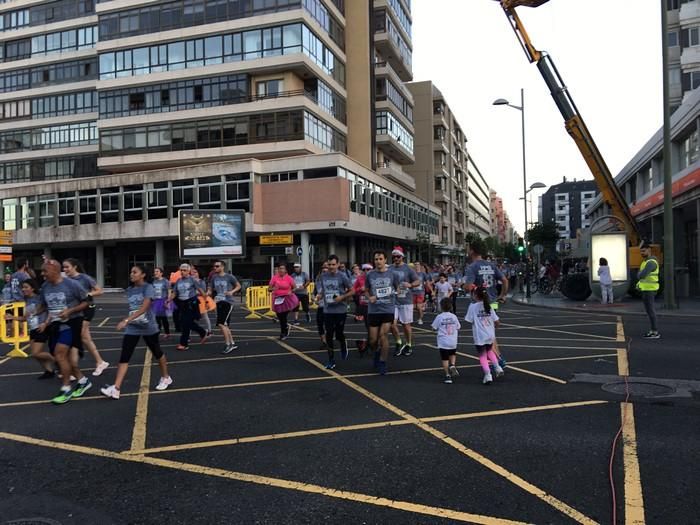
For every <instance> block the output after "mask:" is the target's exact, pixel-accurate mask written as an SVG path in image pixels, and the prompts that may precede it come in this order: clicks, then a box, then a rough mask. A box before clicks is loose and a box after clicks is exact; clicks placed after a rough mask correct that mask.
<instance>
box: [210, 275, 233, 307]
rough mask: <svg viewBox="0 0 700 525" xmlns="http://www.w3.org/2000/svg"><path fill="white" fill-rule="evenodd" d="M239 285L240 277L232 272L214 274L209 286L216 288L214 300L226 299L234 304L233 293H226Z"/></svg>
mask: <svg viewBox="0 0 700 525" xmlns="http://www.w3.org/2000/svg"><path fill="white" fill-rule="evenodd" d="M237 285H238V279H236V278H235V277H234V276H233V275H231V274H230V273H225V274H223V275H219V274H214V276H213V277H212V278H211V281H209V286H210V287H211V289H212V290H214V300H215V301H216V302H217V303H218V302H219V301H225V302H227V303H232V304H233V295H226V292H230V291H231V290H233V289H234V288H235V287H236V286H237Z"/></svg>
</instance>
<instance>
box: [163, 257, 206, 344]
mask: <svg viewBox="0 0 700 525" xmlns="http://www.w3.org/2000/svg"><path fill="white" fill-rule="evenodd" d="M191 271H192V267H191V266H190V265H189V264H187V263H182V264H181V265H180V274H181V277H180V279H178V280H177V282H176V283H175V285H174V286H173V288H172V290H170V299H169V301H173V300H174V301H175V304H176V305H177V308H178V310H179V311H180V325H181V327H182V332H181V333H180V343H179V344H178V345H177V346H176V347H175V349H176V350H180V351H183V352H184V351H186V350H189V349H190V331H192V330H194V331H195V332H197V333H198V334H199V337H200V342H201V343H202V344H204V343H206V342H207V339H208V338H209V336H208V335H207V332H206V330H204V328H202V327H201V326H199V324H197V320H198V319H200V317H201V315H200V313H199V301H198V300H197V296H198V295H199V294H203V293H204V289H203V288H202V285H201V281H199V280H195V279H194V278H193V277H192V276H191V275H190V272H191Z"/></svg>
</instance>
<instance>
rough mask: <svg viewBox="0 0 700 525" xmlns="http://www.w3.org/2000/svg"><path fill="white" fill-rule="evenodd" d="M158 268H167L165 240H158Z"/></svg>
mask: <svg viewBox="0 0 700 525" xmlns="http://www.w3.org/2000/svg"><path fill="white" fill-rule="evenodd" d="M156 266H160V267H161V268H165V242H164V241H163V239H156Z"/></svg>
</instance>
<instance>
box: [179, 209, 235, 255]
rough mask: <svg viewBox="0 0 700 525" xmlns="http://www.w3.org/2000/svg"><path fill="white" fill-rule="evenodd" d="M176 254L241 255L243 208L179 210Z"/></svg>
mask: <svg viewBox="0 0 700 525" xmlns="http://www.w3.org/2000/svg"><path fill="white" fill-rule="evenodd" d="M178 224H179V235H178V237H179V239H180V256H181V257H183V258H188V257H245V211H244V210H180V211H179V212H178Z"/></svg>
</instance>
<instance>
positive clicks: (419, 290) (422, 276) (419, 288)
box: [411, 272, 430, 295]
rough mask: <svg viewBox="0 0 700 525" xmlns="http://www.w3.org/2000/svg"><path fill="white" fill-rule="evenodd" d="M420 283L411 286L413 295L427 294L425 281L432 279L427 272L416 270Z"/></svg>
mask: <svg viewBox="0 0 700 525" xmlns="http://www.w3.org/2000/svg"><path fill="white" fill-rule="evenodd" d="M416 275H417V276H418V280H419V281H420V284H419V285H418V286H416V287H415V288H411V293H412V294H413V295H425V283H426V282H428V281H429V280H430V276H429V275H428V274H427V273H425V272H416Z"/></svg>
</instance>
